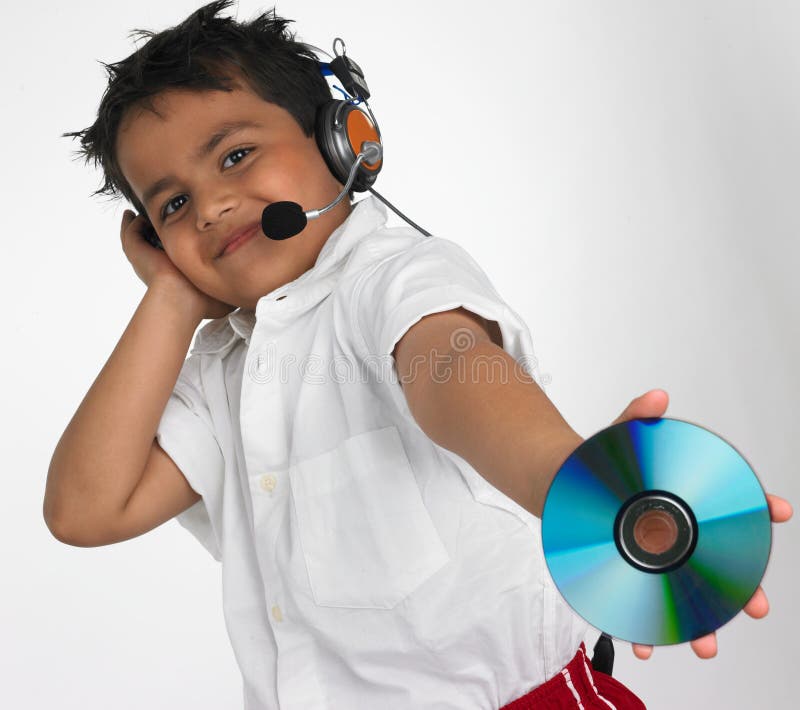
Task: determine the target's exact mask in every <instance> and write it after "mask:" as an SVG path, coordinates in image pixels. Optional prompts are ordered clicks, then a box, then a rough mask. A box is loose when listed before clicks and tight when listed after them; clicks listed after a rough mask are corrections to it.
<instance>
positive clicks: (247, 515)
mask: <svg viewBox="0 0 800 710" xmlns="http://www.w3.org/2000/svg"><path fill="white" fill-rule="evenodd" d="M228 5H230V2H229V0H223V1H218V2H214V3H211V4H209V5H207V6H205V7H203V8H201V9H200V10H198V11H197V12H195V13H194V14H192V15H191V16H190V17H189V18H187V19H186V20H185V21H184V22H183V23H181V24H180V25H179V26H177V27H175V28H172V29H170V30H166V31H164V32H161V33H159V34H156V35H152V36H151V38H150V40H149V41H148V43H147V44H146V45H144V46H143V47H141V48H140V49H139V50H137V51H136V52H135V53H134V54H133V55H132V56H131V57H129V58H128V59H126V60H123V61H122V62H119V63H118V64H115V65H111V66H110V67H109V73H110V82H109V87H108V89H107V91H106V94H105V95H104V97H103V100H102V102H101V106H100V110H99V112H98V119H97V121H96V122H95V124H94V125H93V126H91V127H90V128H88V129H86V130H85V131H82V132H80V133H78V134H73V135H80V136H81V137H82V145H83V149H84V151H85V155H86V157H87V158H93V159H94V160H95V161H96V162H97V163H99V164H100V165H102V167H103V170H104V173H105V185H104V186H103V188H102V189H101V192H106V193H108V194H121V195H123V196H124V197H126V198H127V199H128V200H129V201H130V202H131V203H132V204H133V205H134V206H135V208H136V210H137V212H138V213H139V216H136V217H134V215H133V214H132V213H130V212H127V211H126V213H125V215H124V217H123V223H122V229H121V239H122V245H123V250H124V251H125V254H126V256H127V258H128V259H129V260H130V261H131V264H132V266H133V268H134V270H135V272H136V273H137V275H138V276H139V278H141V280H142V281H143V282H144V283H145V284H146V285H147V291H146V293H145V295H144V297H143V299H142V302H141V304H140V305H139V307H138V308H137V310H136V312H135V314H134V316H133V318H132V320H131V322H130V324H129V326H128V328H127V329H126V330H125V332H124V333H123V335H122V337H121V339H120V341H119V343H118V345H117V347H116V348H115V350H114V352H113V353H112V355H111V357H110V358H109V361H108V362H107V364H106V366H105V367H104V368H103V370H102V372H101V373H100V375H99V376H98V378H97V380H96V381H95V383H94V384H93V385H92V387H91V388H90V390H89V392H88V393H87V395H86V397H85V399H84V401H83V402H82V403H81V406H80V407H79V409H78V411H77V412H76V414H75V416H74V417H73V419H72V421H71V422H70V423H69V425H68V427H67V429H66V431H65V432H64V435H63V436H62V438H61V440H60V441H59V444H58V446H57V448H56V450H55V452H54V454H53V459H52V462H51V467H50V471H49V473H48V481H47V490H46V495H45V501H44V509H45V518H46V520H47V523H48V526H49V527H50V529H51V531H52V532H53V534H54V535H55V536H56V537H57V538H58V539H60V540H63V541H64V542H67V543H70V544H73V545H82V546H93V545H104V544H111V543H114V542H119V541H122V540H125V539H129V538H131V537H134V536H136V535H140V534H142V533H144V532H146V531H148V530H151V529H153V528H154V527H156V526H158V525H160V524H161V523H163V522H165V521H166V520H169V519H170V518H172V517H176V516H177V517H178V520H179V521H180V522H181V523H182V524H183V525H184V526H185V527H187V528H188V529H189V530H190V531H191V532H192V533H193V534H195V535H196V536H197V538H198V539H199V540H200V541H201V542H202V544H203V545H204V546H205V547H206V548H207V549H208V550H209V552H210V553H211V554H212V555H213V556H214V557H215V558H216V559H217V560H219V561H220V562H222V574H223V589H224V614H225V621H226V625H227V628H228V632H229V635H230V637H231V642H232V645H233V649H234V652H235V654H236V658H237V662H238V663H239V666H240V668H241V671H242V676H243V681H244V702H245V707H247V708H253V709H255V708H258V709H261V708H277V707H280V708H374V707H384V708H424V707H436V708H487V709H488V708H492V709H496V708H500V707H511V708H514V710H520V709H521V708H526V707H537V708H538V707H548V706H549V707H585V708H590V707H603V708H608V707H616V708H620V709H621V708H634V707H642V706H643V705H642V703H641V701H639V700H638V699H637V698H636V697H635V696H634V695H633V694H632V693H631V692H630V691H628V690H627V689H626V688H624V686H622V685H621V684H619V683H618V682H616V681H615V680H614V679H612V678H610V677H609V676H605V675H604V674H602V673H599V672H595V671H593V670H592V669H591V667H590V664H589V662H588V660H587V658H586V654H585V648H584V646H583V644H582V639H583V637H584V635H585V633H586V631H587V626H586V624H585V623H584V622H583V621H582V620H580V619H579V618H577V617H576V616H575V615H574V614H573V613H572V612H571V611H570V609H569V608H568V607H567V606H566V604H565V603H564V602H563V601H562V600H561V598H560V596H559V594H558V593H557V591H556V590H555V589H554V587H553V585H552V582H551V580H550V579H549V576H548V575H547V573H546V568H545V565H544V561H543V557H542V551H541V543H540V539H539V531H538V526H537V521H536V520H535V517H534V516H537V515H539V514H540V513H541V510H542V506H543V502H544V496H545V494H546V491H547V488H548V485H549V483H550V480H551V479H552V477H553V475H554V474H555V472H556V471H557V470H558V468H559V466H560V464H561V463H562V462H563V461H564V460H565V459H566V458H567V456H568V455H569V454H570V453H571V452H572V451H573V450H574V449H575V448H576V447H577V446H578V445H579V444H580V443H581V441H582V439H581V437H579V436H578V435H577V434H576V433H575V432H574V431H573V430H572V429H571V428H570V427H569V425H568V424H567V423H566V422H565V421H564V420H563V418H562V417H561V416H560V414H559V413H558V411H557V410H556V409H555V408H554V407H553V405H552V404H551V403H550V402H549V400H548V399H547V397H546V396H545V395H544V393H543V392H542V391H541V390H540V389H539V388H538V386H537V385H536V383H535V382H534V381H533V379H532V378H531V377H530V376H529V374H528V373H526V372H525V371H524V369H522V368H521V367H520V362H522V361H524V360H525V359H526V358H528V357H530V356H531V355H532V346H531V342H530V335H529V333H528V330H527V328H526V326H525V324H524V323H523V322H522V321H521V320H520V319H519V317H518V316H517V315H516V314H515V313H514V312H513V311H512V310H511V309H510V308H509V307H508V306H507V305H506V304H505V303H504V302H503V301H502V299H500V297H499V296H498V294H497V292H496V291H495V290H494V288H493V287H492V285H491V284H490V283H489V281H488V280H487V278H486V276H485V275H484V274H483V272H482V271H481V270H480V268H479V267H478V265H477V264H475V262H474V261H472V259H471V258H470V257H469V255H468V254H466V253H465V252H464V250H463V249H461V248H460V247H458V246H457V245H456V244H455V243H453V242H450V241H448V240H445V239H441V238H430V239H427V238H425V237H423V236H421V235H420V234H418V233H417V232H415V231H414V230H411V229H407V228H403V229H388V228H386V227H385V218H386V213H385V210H384V209H383V208H382V207H381V205H380V204H378V203H376V202H375V201H374V200H373V199H372V198H367V199H366V200H363V201H361V202H359V203H358V205H357V206H355V207H353V206H351V205H350V204H348V203H347V201H344V202H341V203H339V205H337V206H336V207H335V208H333V209H332V210H330V211H329V212H326V213H325V214H324V215H322V216H320V217H319V218H318V219H316V220H312V221H311V222H309V224H308V226H307V227H305V229H303V231H302V232H301V233H300V234H298V235H297V236H295V237H293V238H291V239H287V240H285V241H271V240H268V239H266V238H265V236H264V235H263V234H262V233H261V231H260V224H261V223H260V215H261V210H262V209H263V207H264V206H265V205H267V204H271V203H274V202H278V201H283V200H293V201H295V202H297V203H298V204H300V205H303V206H304V207H305V208H310V207H318V206H321V205H325V204H328V203H329V202H331V201H332V200H333V199H334V198H335V197H336V195H337V194H338V193H339V191H340V190H341V189H342V184H341V183H340V182H339V181H338V180H337V179H336V178H335V177H334V176H333V175H332V174H331V172H330V170H329V169H328V167H327V165H326V163H325V161H324V159H323V158H322V155H321V154H320V152H319V149H318V147H317V143H316V140H315V136H314V132H313V127H314V115H315V112H316V110H317V108H318V107H319V106H320V105H321V104H323V103H324V102H326V101H328V100H329V99H330V92H329V89H328V87H327V83H326V82H325V80H324V79H323V78H322V76H321V74H320V72H319V67H318V65H317V62H316V61H315V59H314V58H313V57H312V56H311V54H310V53H309V52H308V51H307V50H306V49H305V48H304V47H303V46H302V45H299V44H297V43H295V42H293V40H292V38H291V36H290V35H289V34H288V33H287V32H286V25H287V22H286V21H284V20H281V19H279V18H276V17H274V13H273V15H269V14H265V15H262V16H260V17H259V18H256V19H255V20H253V21H252V22H251V23H247V24H243V23H241V24H240V23H236V22H234V21H233V20H231V19H229V18H221V17H218V16H217V15H218V13H219V12H220V11H221V10H222V9H224V8H226V7H227V6H228ZM149 228H152V229H154V230H155V232H156V233H157V235H158V238H159V239H160V241H161V243H162V245H163V250H160V249H154V248H153V247H152V246H151V245H150V244H149V243H148V242H147V241H146V239H145V235H146V233H147V230H148V229H149ZM204 319H212V320H211V322H210V323H208V324H206V325H205V326H204V327H203V328H202V329H201V330H200V331H199V332H198V333H197V335H196V337H195V341H194V346H193V347H192V350H191V352H190V354H189V357H188V358H187V359H184V358H185V357H186V353H187V351H188V350H189V347H190V345H191V341H192V337H193V335H194V334H195V330H196V329H197V327H198V325H199V324H200V323H201V321H202V320H204ZM386 365H388V368H387V369H383V368H384V366H386ZM443 365H444V373H443V369H442V366H443ZM394 368H396V369H394ZM498 368H499V373H498ZM464 373H467V375H466V377H465V376H463V375H464ZM387 374H388V377H387ZM498 374H499V377H498ZM398 378H399V382H398ZM498 380H499V381H498ZM665 410H666V398H665V396H664V393H662V392H660V391H653V392H651V393H648V394H646V395H644V396H643V397H641V398H638V399H636V400H634V401H633V402H632V403H631V405H630V406H629V407H628V408H627V409H626V410H625V412H623V414H622V415H621V417H620V418H619V419H618V420H617V421H622V420H626V419H631V418H635V417H651V416H660V415H662V414H663V413H664V412H665ZM784 514H785V513H781V514H780V515H784ZM780 515H779V516H777V517H780ZM786 515H788V514H786ZM765 603H766V601H765V599H764V598H763V593H761V592H759V593H757V594H756V595H755V596H754V598H753V601H751V604H750V605H749V607H750V609H749V611H750V613H753V614H754V615H759V614H761V613H762V611H763V612H764V613H765V609H764V604H765ZM711 643H713V637H712V638H708V639H705V640H703V642H698V643H697V644H696V645H695V650H696V651H697V652H698V653H699V655H713V647H711V646H709V644H711ZM704 644H705V645H704ZM637 652H638V653H640V654H642V655H646V653H647V650H646V649H643V648H640V649H638V650H637Z"/></svg>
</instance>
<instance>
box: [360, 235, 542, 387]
mask: <svg viewBox="0 0 800 710" xmlns="http://www.w3.org/2000/svg"><path fill="white" fill-rule="evenodd" d="M459 307H464V308H465V309H467V310H468V311H471V312H473V313H476V314H477V315H479V316H482V317H483V318H485V319H486V320H488V321H496V322H497V324H498V325H499V327H500V332H501V334H502V336H503V349H504V350H505V351H506V352H508V353H509V355H511V356H512V357H513V358H514V359H515V360H516V361H517V363H518V365H519V366H520V367H521V368H523V369H524V371H525V373H526V374H529V375H531V376H533V377H536V358H535V357H534V356H533V346H532V343H531V337H530V332H529V331H528V328H527V326H526V325H525V322H524V321H523V320H522V318H520V316H519V315H518V314H517V313H515V312H514V311H513V310H512V309H511V308H510V307H509V306H508V304H506V302H505V301H504V300H503V299H502V298H501V297H500V295H499V294H498V292H497V290H496V289H495V288H494V286H493V285H492V283H491V281H490V280H489V277H488V276H487V275H486V273H485V272H484V271H483V269H481V267H480V266H479V265H478V264H477V262H476V261H475V260H474V259H473V258H472V257H471V256H470V255H469V253H467V251H466V250H465V249H464V248H463V247H461V246H460V245H458V244H456V243H455V242H452V241H450V240H448V239H443V238H441V237H428V238H426V239H424V240H421V241H419V242H417V243H416V244H413V245H412V246H411V247H409V248H408V249H405V250H403V251H401V252H399V253H397V254H394V255H392V256H390V257H388V258H384V259H383V260H382V261H381V262H379V263H378V265H377V266H376V267H374V268H372V269H371V270H369V271H367V272H366V273H365V275H364V277H363V282H362V283H361V284H360V285H359V288H358V290H357V296H356V299H355V308H354V311H355V321H356V323H355V325H354V328H355V330H356V331H357V332H358V333H359V334H360V338H361V342H362V347H363V348H364V349H365V350H366V354H367V355H368V356H370V357H378V358H385V357H387V356H390V355H391V353H392V351H393V350H394V346H395V345H396V344H397V342H398V341H399V340H400V339H401V338H402V337H403V335H404V334H405V333H406V331H407V330H408V329H409V328H410V327H411V326H412V325H414V324H415V323H416V322H417V321H419V320H420V319H421V318H423V317H424V316H427V315H430V314H431V313H439V312H442V311H448V310H452V309H454V308H459Z"/></svg>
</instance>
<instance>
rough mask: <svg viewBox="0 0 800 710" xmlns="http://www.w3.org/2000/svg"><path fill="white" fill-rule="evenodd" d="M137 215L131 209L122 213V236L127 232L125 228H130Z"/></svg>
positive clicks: (120, 233) (120, 231)
mask: <svg viewBox="0 0 800 710" xmlns="http://www.w3.org/2000/svg"><path fill="white" fill-rule="evenodd" d="M135 217H136V215H135V214H134V213H133V212H131V211H130V210H125V211H124V212H123V213H122V225H121V226H120V230H119V235H120V237H122V236H123V235H124V234H125V230H126V229H127V228H128V225H129V224H130V223H131V222H133V220H134V218H135Z"/></svg>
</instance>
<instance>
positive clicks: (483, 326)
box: [394, 308, 583, 516]
mask: <svg viewBox="0 0 800 710" xmlns="http://www.w3.org/2000/svg"><path fill="white" fill-rule="evenodd" d="M493 335H494V338H495V339H496V340H499V334H498V333H497V332H496V331H493V329H492V328H490V326H489V324H487V323H486V322H485V321H484V319H482V318H480V317H479V316H477V315H475V314H473V313H470V312H469V311H466V310H464V309H463V308H459V309H457V310H452V311H445V312H442V313H435V314H432V315H429V316H426V317H425V318H423V319H422V320H420V321H419V322H418V323H416V324H415V325H414V326H412V327H411V328H410V329H409V330H408V331H407V332H406V334H405V335H404V336H403V338H402V339H401V340H400V341H399V342H398V343H397V346H396V347H395V350H394V356H395V360H396V363H397V369H398V374H399V375H400V378H401V384H402V387H403V392H404V394H405V396H406V400H407V401H408V405H409V409H410V410H411V413H412V414H413V416H414V419H415V420H416V421H417V423H418V424H419V426H420V428H421V429H422V430H423V431H424V432H425V433H426V434H427V435H428V436H429V437H430V438H431V439H432V440H433V441H434V442H436V443H437V444H439V445H440V446H443V447H444V448H446V449H449V450H450V451H453V452H455V453H456V454H458V455H459V456H461V457H462V458H463V459H465V460H466V461H468V462H469V463H470V465H472V466H473V468H475V470H476V471H478V473H480V474H481V475H482V476H483V477H484V478H485V479H486V480H487V481H489V482H490V483H491V484H492V485H493V486H494V487H495V488H497V489H499V490H500V491H502V492H503V493H505V494H506V495H507V496H508V497H509V498H511V499H512V500H514V501H516V502H517V503H519V504H520V505H521V506H522V507H523V508H525V509H526V510H528V511H530V512H531V513H533V514H534V515H536V516H541V513H542V508H543V506H544V499H545V495H546V494H547V489H548V487H549V485H550V482H551V481H552V479H553V477H554V476H555V474H556V472H557V471H558V469H559V467H560V466H561V464H562V463H563V462H564V461H565V460H566V458H567V457H568V456H569V454H570V453H572V451H574V450H575V448H576V447H577V446H578V445H579V444H580V443H581V442H582V441H583V439H582V438H581V437H580V436H579V435H578V434H576V433H575V431H573V429H572V428H571V427H570V426H569V424H567V422H566V421H565V420H564V418H563V417H562V416H561V414H560V413H559V412H558V410H557V409H556V408H555V406H554V405H553V403H552V402H551V401H550V400H549V399H548V398H547V396H546V395H545V393H544V392H543V391H542V390H541V388H540V387H539V386H538V385H537V384H536V382H535V381H534V380H533V378H531V377H530V376H529V375H527V374H526V373H525V372H524V371H523V370H522V368H521V366H520V364H519V363H517V362H516V361H515V360H514V358H512V357H511V356H510V355H509V354H508V353H507V352H505V350H503V349H502V347H500V345H499V344H496V343H495V342H494V341H493V339H492V336H493Z"/></svg>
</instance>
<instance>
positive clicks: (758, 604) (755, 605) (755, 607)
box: [744, 587, 769, 619]
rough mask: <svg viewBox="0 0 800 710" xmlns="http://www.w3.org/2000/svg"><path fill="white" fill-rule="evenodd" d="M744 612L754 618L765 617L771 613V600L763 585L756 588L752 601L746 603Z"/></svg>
mask: <svg viewBox="0 0 800 710" xmlns="http://www.w3.org/2000/svg"><path fill="white" fill-rule="evenodd" d="M744 612H745V614H747V615H748V616H752V617H753V618H754V619H763V618H764V617H765V616H766V615H767V614H768V613H769V600H768V599H767V595H766V594H764V590H763V589H762V588H761V587H759V588H758V589H756V591H755V593H754V594H753V596H752V597H750V601H749V602H747V604H745V605H744Z"/></svg>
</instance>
